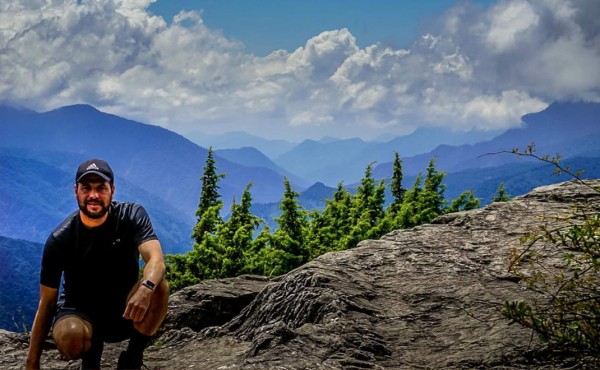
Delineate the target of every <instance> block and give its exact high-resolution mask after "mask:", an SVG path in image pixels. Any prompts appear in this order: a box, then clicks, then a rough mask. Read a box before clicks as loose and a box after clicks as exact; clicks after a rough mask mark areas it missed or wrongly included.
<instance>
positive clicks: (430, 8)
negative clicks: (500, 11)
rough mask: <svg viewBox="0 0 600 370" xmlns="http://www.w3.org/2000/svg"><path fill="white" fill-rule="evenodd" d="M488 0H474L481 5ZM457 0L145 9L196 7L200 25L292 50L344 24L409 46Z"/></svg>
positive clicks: (169, 13) (169, 14) (252, 47)
mask: <svg viewBox="0 0 600 370" xmlns="http://www.w3.org/2000/svg"><path fill="white" fill-rule="evenodd" d="M494 2H496V1H494V0H479V1H475V3H477V4H481V6H482V7H487V6H489V5H490V4H493V3H494ZM456 3H457V0H432V1H423V0H400V1H394V0H325V1H323V0H302V1H300V0H259V1H249V0H225V1H223V0H204V1H197V0H158V1H156V2H155V3H153V4H152V5H150V7H149V8H148V9H149V11H150V12H152V13H154V14H156V15H160V16H162V17H163V18H165V19H166V20H167V21H170V20H171V19H172V18H173V16H175V15H176V14H177V13H179V12H180V11H182V10H184V11H189V10H196V11H201V12H202V15H203V20H204V22H205V23H206V25H207V26H208V27H210V28H213V29H220V30H222V31H223V33H224V35H225V36H227V37H229V38H232V39H236V40H239V41H241V42H242V43H243V44H244V46H245V48H246V50H247V51H248V52H251V53H255V54H257V55H261V56H264V55H267V54H269V53H271V52H272V51H274V50H277V49H285V50H288V51H293V50H295V49H296V48H299V47H302V46H304V44H305V43H306V40H308V39H310V38H311V37H313V36H316V35H318V34H320V33H321V32H323V31H328V30H334V29H340V28H348V29H349V30H350V32H351V33H352V34H353V35H354V36H355V37H356V40H357V44H358V45H359V46H360V47H365V46H368V45H372V44H375V43H383V44H386V45H389V46H391V47H394V48H401V47H402V48H404V47H410V45H411V44H412V43H413V42H414V41H415V39H416V38H417V37H418V36H419V35H420V32H422V31H423V29H424V28H425V27H426V25H427V24H428V23H429V22H431V21H432V19H435V18H436V17H438V16H439V15H440V14H442V13H443V12H444V11H445V10H447V9H449V8H451V7H452V6H455V5H456Z"/></svg>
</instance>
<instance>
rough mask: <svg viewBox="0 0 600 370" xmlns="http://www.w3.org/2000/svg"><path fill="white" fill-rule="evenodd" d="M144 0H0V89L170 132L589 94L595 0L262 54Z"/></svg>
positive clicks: (348, 128)
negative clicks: (365, 41)
mask: <svg viewBox="0 0 600 370" xmlns="http://www.w3.org/2000/svg"><path fill="white" fill-rule="evenodd" d="M151 2H152V1H151V0H135V1H129V0H127V1H126V0H112V1H110V0H103V1H91V0H86V1H83V2H78V1H75V0H54V1H52V2H48V1H41V0H40V1H34V0H30V1H17V0H5V1H3V2H2V3H1V4H0V25H1V26H0V66H1V67H0V101H2V102H5V103H9V104H16V105H20V106H26V107H30V108H33V109H37V110H47V109H52V108H56V107H58V106H62V105H67V104H73V103H89V104H92V105H94V106H96V107H98V108H100V109H103V110H106V111H109V112H111V113H115V114H119V115H122V116H125V117H128V118H133V119H138V120H141V121H144V122H148V123H156V124H161V125H164V126H166V127H168V128H172V129H176V130H179V131H182V132H185V131H191V130H193V129H198V128H199V129H203V128H207V129H210V130H213V131H216V130H223V131H231V130H246V131H249V132H252V133H255V134H262V135H266V136H280V137H284V136H286V135H287V136H288V137H295V138H298V137H299V135H307V136H314V137H320V136H322V135H335V136H350V135H360V136H363V137H373V136H377V135H379V132H376V131H377V130H380V129H382V128H385V130H386V131H388V132H397V133H404V132H406V131H407V130H409V129H412V128H415V127H416V126H418V125H438V126H441V125H449V126H453V127H456V128H462V129H471V128H479V129H497V128H503V127H511V126H515V125H518V124H519V118H520V117H521V116H522V115H523V114H525V113H528V112H533V111H539V110H540V109H543V108H544V106H545V105H546V104H548V103H550V102H552V101H554V100H559V99H561V100H562V99H585V100H592V101H600V22H598V21H597V20H598V19H600V6H599V5H598V2H597V0H570V1H569V0H544V1H541V0H501V1H499V2H498V3H497V4H496V5H494V6H492V7H490V8H489V9H483V8H481V7H478V6H475V5H473V4H469V3H466V2H463V3H461V5H459V6H457V7H455V8H453V9H451V10H449V11H448V12H447V13H446V14H444V15H443V16H442V17H440V19H439V22H438V23H437V25H436V26H434V27H432V28H431V29H429V33H427V34H426V35H424V36H422V37H421V38H419V39H418V40H416V41H415V43H414V44H413V46H412V47H410V48H409V49H406V50H404V49H392V48H389V47H386V46H384V45H382V44H374V45H370V46H367V47H365V48H360V47H358V45H357V43H356V39H355V38H354V36H353V35H352V34H351V33H350V31H349V30H347V29H340V30H329V31H324V32H322V33H321V34H319V35H316V36H315V37H313V38H311V39H309V40H307V42H306V44H305V45H304V46H303V47H301V48H298V49H297V50H294V51H291V52H288V51H285V50H278V51H274V52H273V53H272V54H270V55H268V56H266V57H256V56H254V55H252V54H247V53H244V51H243V45H241V44H240V43H239V42H237V41H236V40H231V39H228V38H227V37H225V36H224V35H223V34H222V33H221V32H220V31H215V30H212V29H210V28H208V27H207V26H206V25H205V24H204V22H203V19H202V15H201V14H200V13H197V12H181V13H179V14H178V15H177V16H176V17H175V18H174V19H173V23H171V24H167V22H166V21H165V20H163V19H162V18H160V17H157V16H153V15H151V14H150V13H148V12H147V7H148V5H149V4H150V3H151Z"/></svg>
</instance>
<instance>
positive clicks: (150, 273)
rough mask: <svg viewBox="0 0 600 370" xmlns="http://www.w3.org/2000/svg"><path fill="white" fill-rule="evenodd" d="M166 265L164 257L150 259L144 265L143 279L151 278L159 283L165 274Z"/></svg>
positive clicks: (155, 282)
mask: <svg viewBox="0 0 600 370" xmlns="http://www.w3.org/2000/svg"><path fill="white" fill-rule="evenodd" d="M165 271H166V266H165V263H164V262H163V260H162V259H150V260H149V261H148V262H147V263H146V265H145V266H144V272H143V277H142V281H143V280H150V281H151V282H153V283H154V284H156V285H158V284H160V282H161V281H162V279H163V278H164V276H165Z"/></svg>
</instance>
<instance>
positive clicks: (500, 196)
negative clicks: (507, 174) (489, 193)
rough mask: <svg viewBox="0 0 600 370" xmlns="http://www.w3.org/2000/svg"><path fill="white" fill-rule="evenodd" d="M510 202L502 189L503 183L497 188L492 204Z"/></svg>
mask: <svg viewBox="0 0 600 370" xmlns="http://www.w3.org/2000/svg"><path fill="white" fill-rule="evenodd" d="M509 200H510V195H508V194H507V193H506V190H505V189H504V181H503V182H501V183H500V186H498V190H496V195H494V197H493V198H492V202H508V201H509Z"/></svg>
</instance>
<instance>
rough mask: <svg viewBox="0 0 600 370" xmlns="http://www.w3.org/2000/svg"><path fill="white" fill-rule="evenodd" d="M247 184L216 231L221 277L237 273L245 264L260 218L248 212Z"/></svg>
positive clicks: (249, 203) (248, 191)
mask: <svg viewBox="0 0 600 370" xmlns="http://www.w3.org/2000/svg"><path fill="white" fill-rule="evenodd" d="M251 186H252V184H248V186H247V187H246V189H245V190H244V193H243V194H242V201H241V203H240V204H236V203H235V199H234V201H233V204H232V205H231V212H230V216H229V219H228V220H227V222H225V223H224V224H223V225H222V226H221V227H219V229H218V231H217V237H218V240H219V244H220V245H221V249H222V250H223V263H222V266H221V274H220V275H221V276H222V277H233V276H237V275H239V274H240V273H241V272H242V270H243V269H244V266H245V256H246V255H247V252H248V251H250V250H251V249H252V240H253V235H254V231H255V230H256V228H257V227H258V226H259V225H260V219H259V218H258V217H257V216H255V215H253V214H252V213H251V212H250V207H251V206H252V195H251V194H250V187H251Z"/></svg>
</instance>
